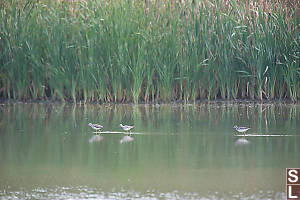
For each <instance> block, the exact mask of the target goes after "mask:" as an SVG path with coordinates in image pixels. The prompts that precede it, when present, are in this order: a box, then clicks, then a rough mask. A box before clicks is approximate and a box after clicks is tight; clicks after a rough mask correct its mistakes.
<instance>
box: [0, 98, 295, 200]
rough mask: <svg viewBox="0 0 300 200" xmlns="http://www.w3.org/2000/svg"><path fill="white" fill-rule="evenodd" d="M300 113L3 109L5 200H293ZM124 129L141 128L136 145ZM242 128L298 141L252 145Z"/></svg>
mask: <svg viewBox="0 0 300 200" xmlns="http://www.w3.org/2000/svg"><path fill="white" fill-rule="evenodd" d="M299 109H300V106H299V105H282V104H277V105H273V104H264V105H261V104H252V103H248V104H243V105H237V104H230V103H226V104H217V103H214V104H203V105H190V106H189V105H186V106H181V105H160V106H157V105H136V106H131V105H106V106H100V105H87V106H79V105H77V106H74V105H61V104H12V105H1V106H0V199H285V168H287V167H300V156H299V152H300V137H298V136H300V131H299V130H300V111H299ZM89 122H92V123H100V124H102V125H103V126H104V128H103V131H104V132H116V133H102V134H101V135H95V133H93V130H92V129H91V128H90V127H89V126H88V125H87V124H88V123H89ZM120 123H123V124H128V125H135V128H134V130H133V135H132V136H131V137H128V136H126V135H125V134H122V133H117V132H123V130H122V129H121V128H120V126H119V124H120ZM235 124H236V125H239V126H249V127H251V129H250V130H249V131H248V134H261V135H298V136H289V137H271V136H269V137H246V139H243V138H242V137H237V136H234V134H235V130H234V129H233V126H234V125H235Z"/></svg>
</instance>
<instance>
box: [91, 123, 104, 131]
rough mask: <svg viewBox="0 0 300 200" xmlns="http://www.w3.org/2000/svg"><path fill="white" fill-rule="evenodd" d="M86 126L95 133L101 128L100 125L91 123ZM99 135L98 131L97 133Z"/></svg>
mask: <svg viewBox="0 0 300 200" xmlns="http://www.w3.org/2000/svg"><path fill="white" fill-rule="evenodd" d="M88 125H89V126H90V127H92V128H93V129H95V130H96V132H97V131H98V130H100V129H101V128H103V126H102V125H100V124H92V123H89V124H88ZM99 133H100V131H99Z"/></svg>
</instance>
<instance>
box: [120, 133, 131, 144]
mask: <svg viewBox="0 0 300 200" xmlns="http://www.w3.org/2000/svg"><path fill="white" fill-rule="evenodd" d="M133 140H134V139H133V137H131V136H129V135H126V136H124V137H123V138H122V139H121V140H120V144H123V143H127V142H132V141H133Z"/></svg>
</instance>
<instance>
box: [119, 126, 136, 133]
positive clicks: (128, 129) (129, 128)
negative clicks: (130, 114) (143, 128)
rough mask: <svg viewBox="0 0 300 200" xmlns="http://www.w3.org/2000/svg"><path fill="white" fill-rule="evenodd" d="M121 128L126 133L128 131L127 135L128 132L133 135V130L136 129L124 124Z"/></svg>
mask: <svg viewBox="0 0 300 200" xmlns="http://www.w3.org/2000/svg"><path fill="white" fill-rule="evenodd" d="M120 126H121V127H122V129H123V130H124V131H127V133H128V131H129V132H130V135H131V131H130V130H131V129H133V128H134V126H128V125H123V124H120Z"/></svg>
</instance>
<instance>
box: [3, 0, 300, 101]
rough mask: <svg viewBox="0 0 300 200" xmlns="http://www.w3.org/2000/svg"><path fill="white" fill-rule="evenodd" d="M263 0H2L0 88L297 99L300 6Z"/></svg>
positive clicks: (38, 94) (7, 94) (72, 97)
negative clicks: (298, 11) (298, 15)
mask: <svg viewBox="0 0 300 200" xmlns="http://www.w3.org/2000/svg"><path fill="white" fill-rule="evenodd" d="M258 3H259V2H255V1H246V2H245V3H241V2H239V1H231V2H230V3H229V4H226V3H225V2H224V1H217V0H215V1H211V2H209V1H195V2H194V3H193V2H187V3H174V2H165V1H157V2H155V3H154V2H150V1H147V2H146V3H144V2H140V1H118V2H115V1H112V2H108V1H99V2H95V1H76V2H75V1H74V2H66V1H62V2H60V1H15V0H11V1H5V3H2V4H1V11H0V16H1V24H0V25H1V33H0V34H1V35H0V37H1V39H0V49H1V53H0V64H1V68H0V77H1V79H0V89H1V90H0V96H1V97H2V98H4V99H24V100H29V99H33V100H40V99H53V100H61V101H66V100H67V101H73V102H76V101H84V102H96V101H97V102H135V103H138V102H169V101H177V100H179V101H184V102H190V101H194V102H195V101H196V100H200V99H208V100H213V99H237V98H251V99H257V100H263V99H267V100H274V99H290V100H292V101H298V100H299V96H300V95H299V82H300V81H299V77H300V76H299V73H300V71H299V56H300V55H299V52H300V51H299V46H300V45H299V41H300V38H299V32H298V29H297V28H298V27H297V26H298V22H297V19H296V14H295V9H291V8H288V7H286V5H285V4H280V3H276V2H275V3H273V4H265V2H264V3H261V5H260V4H258ZM296 6H297V4H296ZM298 6H299V5H298Z"/></svg>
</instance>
